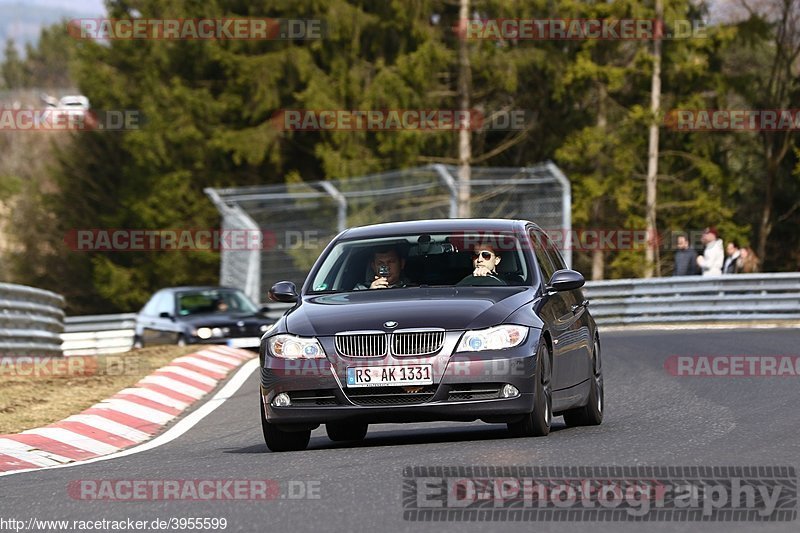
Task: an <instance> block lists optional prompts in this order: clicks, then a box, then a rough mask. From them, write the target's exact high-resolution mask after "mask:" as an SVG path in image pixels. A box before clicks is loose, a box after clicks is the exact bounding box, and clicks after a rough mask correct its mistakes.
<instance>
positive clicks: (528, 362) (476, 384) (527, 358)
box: [261, 329, 539, 427]
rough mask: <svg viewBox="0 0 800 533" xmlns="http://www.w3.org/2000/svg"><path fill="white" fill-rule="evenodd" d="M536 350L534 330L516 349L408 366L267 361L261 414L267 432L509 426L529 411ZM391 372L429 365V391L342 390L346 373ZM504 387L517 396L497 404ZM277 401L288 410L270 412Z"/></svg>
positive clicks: (389, 361)
mask: <svg viewBox="0 0 800 533" xmlns="http://www.w3.org/2000/svg"><path fill="white" fill-rule="evenodd" d="M321 342H323V341H322V340H321ZM538 342H539V330H536V329H531V330H530V333H529V335H528V338H527V339H526V341H525V342H524V343H523V344H521V345H520V346H517V347H515V348H510V349H507V350H496V351H483V352H471V353H458V354H454V355H449V354H448V353H439V354H438V355H433V356H430V357H414V358H409V357H402V358H398V357H392V356H386V357H381V358H376V359H373V358H369V360H367V361H364V360H363V359H364V358H344V357H340V356H338V355H334V356H328V358H327V359H317V360H284V359H278V358H274V357H269V356H267V357H265V358H264V361H263V364H262V367H261V394H262V396H263V399H264V406H265V413H264V414H265V416H266V419H267V420H268V421H269V422H271V423H274V424H278V425H286V426H292V425H294V426H308V427H313V426H315V425H317V424H324V423H327V422H342V421H345V422H365V423H400V422H425V421H437V420H453V421H472V420H478V419H482V420H486V421H493V422H508V421H515V420H518V419H519V418H520V417H521V415H524V414H527V413H530V412H531V411H532V410H533V402H534V392H535V390H534V387H535V380H534V375H535V370H536V364H537V361H536V348H537V345H538ZM323 347H324V348H325V349H326V353H334V351H333V350H332V351H329V350H328V346H326V345H325V343H324V342H323ZM398 364H401V365H402V364H409V365H410V364H430V365H432V370H433V384H432V385H426V386H412V387H404V386H382V387H370V388H355V389H354V388H348V387H347V386H346V385H344V384H345V383H346V378H345V376H346V372H347V370H346V369H347V367H352V366H359V365H369V366H383V365H386V366H388V365H398ZM506 384H509V385H513V386H514V387H516V388H517V389H518V390H519V392H520V394H519V395H518V396H516V397H512V398H502V397H501V395H500V391H501V390H502V387H503V386H504V385H506ZM280 393H287V394H288V395H289V397H290V398H292V405H290V406H286V407H276V406H274V405H272V400H273V399H274V398H275V396H277V395H278V394H280Z"/></svg>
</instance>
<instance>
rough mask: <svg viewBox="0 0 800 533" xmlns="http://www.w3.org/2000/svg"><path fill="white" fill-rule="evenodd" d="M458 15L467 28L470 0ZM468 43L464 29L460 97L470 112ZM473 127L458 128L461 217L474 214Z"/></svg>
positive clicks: (460, 47)
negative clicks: (472, 203) (472, 198)
mask: <svg viewBox="0 0 800 533" xmlns="http://www.w3.org/2000/svg"><path fill="white" fill-rule="evenodd" d="M458 16H459V24H463V25H464V29H465V30H466V24H467V21H468V19H469V0H460V7H459V15H458ZM467 44H468V41H467V38H466V31H464V32H463V33H462V34H461V38H460V39H459V42H458V98H459V109H460V110H461V111H462V112H465V113H467V114H468V113H469V106H470V103H469V97H470V81H471V78H472V73H471V70H470V63H469V49H468V48H467ZM467 116H469V115H467ZM472 127H473V124H472V121H471V120H470V121H469V124H468V125H465V124H462V125H461V127H460V128H459V130H458V216H459V217H460V218H469V217H470V216H472V210H471V206H470V194H471V191H470V180H471V178H472V170H471V169H470V162H471V159H472V136H471V131H472Z"/></svg>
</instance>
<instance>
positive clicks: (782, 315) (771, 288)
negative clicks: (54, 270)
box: [63, 273, 800, 355]
mask: <svg viewBox="0 0 800 533" xmlns="http://www.w3.org/2000/svg"><path fill="white" fill-rule="evenodd" d="M583 290H584V295H585V296H586V297H587V298H588V300H589V309H590V310H591V312H592V316H594V318H595V320H596V321H597V323H598V324H599V325H601V326H626V325H630V326H633V325H656V326H658V325H670V324H681V323H683V324H710V323H721V322H725V323H728V322H730V323H737V324H748V323H765V322H770V323H786V324H796V325H797V324H800V273H787V274H736V275H729V276H718V277H713V278H708V277H701V276H685V277H673V278H652V279H621V280H608V281H589V282H587V283H586V286H585V287H584V289H583ZM263 305H266V306H267V307H269V312H268V313H267V316H269V317H270V318H272V319H274V320H277V319H278V318H280V317H281V315H283V313H285V312H286V310H288V309H290V308H291V307H292V304H278V303H274V302H270V303H268V304H263ZM135 320H136V315H135V314H134V313H128V314H122V315H94V316H80V317H67V318H66V320H65V322H66V333H64V335H63V337H64V345H63V348H64V355H92V354H98V353H115V352H124V351H127V350H129V349H130V348H131V346H132V345H133V327H134V323H135Z"/></svg>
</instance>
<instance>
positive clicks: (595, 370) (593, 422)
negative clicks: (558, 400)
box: [564, 338, 605, 426]
mask: <svg viewBox="0 0 800 533" xmlns="http://www.w3.org/2000/svg"><path fill="white" fill-rule="evenodd" d="M593 349H594V357H593V358H592V383H591V385H590V389H589V401H587V402H586V405H584V406H583V407H578V408H576V409H570V410H569V411H565V412H564V422H566V423H567V425H568V426H599V425H600V424H601V423H602V422H603V412H604V411H605V396H604V393H603V366H602V359H601V358H600V340H599V339H597V338H595V339H594V348H593Z"/></svg>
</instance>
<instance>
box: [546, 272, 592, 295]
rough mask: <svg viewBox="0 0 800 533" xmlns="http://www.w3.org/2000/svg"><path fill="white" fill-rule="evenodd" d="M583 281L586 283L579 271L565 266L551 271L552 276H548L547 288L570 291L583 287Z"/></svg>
mask: <svg viewBox="0 0 800 533" xmlns="http://www.w3.org/2000/svg"><path fill="white" fill-rule="evenodd" d="M584 283H586V280H585V279H583V275H582V274H581V273H580V272H576V271H575V270H569V269H566V268H565V269H563V270H557V271H555V272H554V273H553V277H552V278H550V282H549V283H548V284H547V288H548V289H552V290H554V291H558V292H561V291H572V290H575V289H580V288H581V287H583V285H584Z"/></svg>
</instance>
